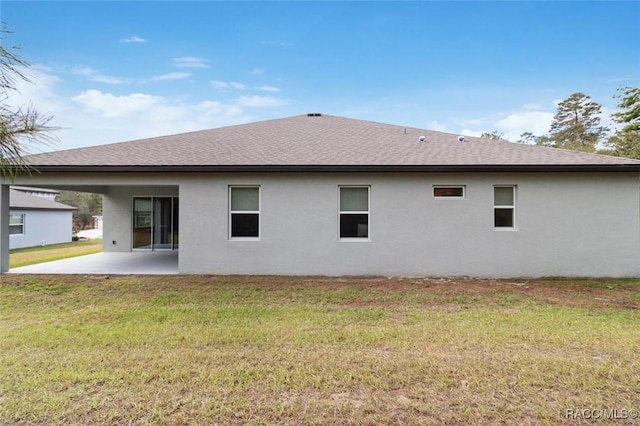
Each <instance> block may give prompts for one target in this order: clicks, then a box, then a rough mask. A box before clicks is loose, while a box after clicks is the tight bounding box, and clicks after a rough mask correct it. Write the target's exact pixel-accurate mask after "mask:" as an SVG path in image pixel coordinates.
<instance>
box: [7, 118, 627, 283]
mask: <svg viewBox="0 0 640 426" xmlns="http://www.w3.org/2000/svg"><path fill="white" fill-rule="evenodd" d="M31 162H32V164H33V166H34V167H35V168H36V169H38V171H39V173H37V174H36V173H34V174H32V175H31V176H18V178H17V179H16V182H15V183H16V184H21V185H29V186H37V187H44V188H50V189H68V190H79V191H89V192H97V193H101V194H103V195H104V202H103V215H104V229H103V231H104V251H120V252H130V251H135V250H179V252H178V256H179V261H178V265H179V272H180V273H193V274H196V273H205V274H318V275H361V274H367V275H428V276H483V277H484V276H488V277H515V276H531V277H535V276H549V275H553V276H640V185H639V176H640V161H636V160H630V159H625V158H617V157H609V156H603V155H595V154H587V153H580V152H573V151H565V150H559V149H552V148H546V147H538V146H529V145H521V144H515V143H509V142H505V141H497V140H488V139H480V138H471V137H466V138H462V137H459V136H457V135H454V134H447V133H441V132H433V131H428V130H421V129H416V128H408V127H403V126H395V125H389V124H382V123H375V122H369V121H362V120H354V119H347V118H342V117H335V116H327V115H320V114H309V115H301V116H295V117H289V118H283V119H275V120H268V121H262V122H256V123H250V124H244V125H238V126H230V127H224V128H217V129H212V130H204V131H197V132H191V133H185V134H179V135H171V136H163V137H156V138H150V139H144V140H137V141H131V142H123V143H117V144H110V145H103V146H96V147H88V148H80V149H73V150H66V151H57V152H52V153H45V154H39V155H35V156H33V157H32V158H31ZM9 184H10V182H6V181H5V182H3V183H2V197H1V204H0V208H1V209H2V215H0V217H1V218H2V219H1V221H0V231H1V238H0V249H1V250H0V251H1V265H2V271H3V272H5V271H7V269H8V246H9V244H8V237H9V223H8V222H7V220H6V218H8V210H9V187H8V185H9Z"/></svg>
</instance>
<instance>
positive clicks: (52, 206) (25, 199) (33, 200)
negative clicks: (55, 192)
mask: <svg viewBox="0 0 640 426" xmlns="http://www.w3.org/2000/svg"><path fill="white" fill-rule="evenodd" d="M9 208H11V209H19V210H77V209H76V208H75V207H72V206H68V205H66V204H62V203H59V202H57V201H51V200H47V199H45V198H42V197H38V196H36V195H31V194H29V193H26V192H23V191H16V190H15V189H11V190H10V191H9Z"/></svg>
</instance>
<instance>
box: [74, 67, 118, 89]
mask: <svg viewBox="0 0 640 426" xmlns="http://www.w3.org/2000/svg"><path fill="white" fill-rule="evenodd" d="M71 73H72V74H75V75H81V76H84V77H87V79H88V80H89V81H93V82H95V83H104V84H112V85H119V84H125V83H127V82H128V80H127V79H124V78H120V77H114V76H111V75H104V74H100V73H99V72H98V71H97V70H95V69H93V68H91V67H73V68H71Z"/></svg>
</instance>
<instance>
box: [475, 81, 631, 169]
mask: <svg viewBox="0 0 640 426" xmlns="http://www.w3.org/2000/svg"><path fill="white" fill-rule="evenodd" d="M614 98H615V99H616V100H617V108H618V111H617V112H615V113H613V114H612V115H611V118H612V119H613V121H615V122H616V123H618V124H620V126H621V127H620V128H619V129H617V130H616V131H615V132H614V133H613V134H611V133H610V130H611V129H609V128H608V127H606V126H602V125H601V123H600V122H601V114H602V105H600V104H599V103H597V102H594V101H593V100H592V99H591V97H589V96H588V95H585V94H584V93H581V92H577V93H573V94H572V95H570V96H569V97H568V98H567V99H565V100H563V101H562V102H560V103H559V104H558V111H557V112H556V114H555V115H554V117H553V120H552V121H551V126H550V129H549V132H548V133H547V134H545V135H534V134H533V133H531V132H525V133H522V134H521V135H520V139H518V141H517V142H518V143H524V144H532V145H541V146H550V147H553V148H563V149H570V150H574V151H583V152H595V153H598V154H608V155H615V156H619V157H628V158H638V159H640V88H638V87H621V88H619V89H618V91H617V93H616V94H615V95H614ZM503 136H504V135H503V134H502V133H499V132H498V131H497V130H494V131H492V132H485V133H483V134H482V135H481V137H483V138H487V139H502V138H503Z"/></svg>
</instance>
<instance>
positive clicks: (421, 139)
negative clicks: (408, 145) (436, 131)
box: [418, 136, 427, 142]
mask: <svg viewBox="0 0 640 426" xmlns="http://www.w3.org/2000/svg"><path fill="white" fill-rule="evenodd" d="M426 139H427V138H426V137H424V136H420V137H419V138H418V140H419V141H420V142H424V141H425V140H426Z"/></svg>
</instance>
